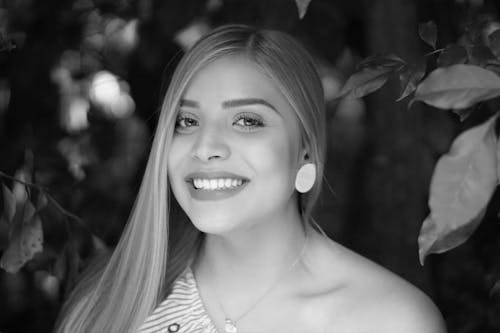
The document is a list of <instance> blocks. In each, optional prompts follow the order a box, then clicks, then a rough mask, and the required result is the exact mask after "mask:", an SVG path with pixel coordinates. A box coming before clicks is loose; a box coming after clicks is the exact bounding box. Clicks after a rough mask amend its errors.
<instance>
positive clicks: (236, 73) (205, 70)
mask: <svg viewBox="0 0 500 333" xmlns="http://www.w3.org/2000/svg"><path fill="white" fill-rule="evenodd" d="M207 91H210V96H211V97H214V98H215V97H221V96H224V97H262V98H264V97H265V98H271V99H280V98H281V99H284V96H282V94H281V92H280V89H279V87H278V85H277V84H276V83H275V82H273V80H272V79H271V78H270V77H269V76H268V75H266V74H265V73H264V71H263V70H262V69H261V68H260V67H259V66H258V65H257V64H256V63H254V62H252V61H250V60H249V59H246V58H245V57H243V56H226V57H223V58H220V59H216V60H214V61H212V62H210V63H208V64H207V65H205V66H204V67H202V68H201V69H200V70H198V72H197V73H195V74H194V76H193V78H192V79H191V82H190V83H189V84H188V86H187V88H186V90H185V92H184V97H185V98H196V97H208V96H204V95H206V92H207ZM198 95H199V96H198Z"/></svg>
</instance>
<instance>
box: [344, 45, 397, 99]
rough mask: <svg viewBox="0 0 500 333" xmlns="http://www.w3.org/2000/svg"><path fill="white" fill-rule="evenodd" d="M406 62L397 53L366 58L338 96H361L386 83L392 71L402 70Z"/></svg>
mask: <svg viewBox="0 0 500 333" xmlns="http://www.w3.org/2000/svg"><path fill="white" fill-rule="evenodd" d="M405 65H406V62H405V61H404V60H403V59H401V58H399V57H398V56H396V55H393V54H388V55H375V56H371V57H368V58H366V59H364V60H363V61H362V62H360V63H359V64H358V66H357V71H356V72H355V73H354V74H352V75H351V76H350V77H349V79H348V80H347V82H346V83H345V84H344V86H343V87H342V90H341V91H340V93H339V95H338V96H337V97H343V96H346V97H348V98H361V97H363V96H366V95H368V94H370V93H372V92H374V91H375V90H377V89H379V88H380V87H382V86H383V85H384V83H385V82H386V81H387V79H388V78H389V77H390V75H391V74H392V72H394V71H396V70H400V69H401V68H402V67H403V66H405Z"/></svg>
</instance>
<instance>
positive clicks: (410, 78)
mask: <svg viewBox="0 0 500 333" xmlns="http://www.w3.org/2000/svg"><path fill="white" fill-rule="evenodd" d="M426 67H427V64H426V63H425V61H418V62H416V63H414V64H412V65H410V66H406V67H405V68H404V70H403V71H402V72H401V73H400V75H399V79H400V81H401V88H402V90H401V95H400V96H399V98H398V99H397V100H396V102H399V101H400V100H402V99H404V98H406V97H407V96H408V95H410V94H411V93H413V92H414V91H415V90H416V89H417V85H418V83H419V82H420V80H422V78H423V77H424V75H425V70H426Z"/></svg>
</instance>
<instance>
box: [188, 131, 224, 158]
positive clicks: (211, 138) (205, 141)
mask: <svg viewBox="0 0 500 333" xmlns="http://www.w3.org/2000/svg"><path fill="white" fill-rule="evenodd" d="M226 140H227V138H226V137H225V134H224V131H223V130H222V129H218V128H210V129H209V128H205V129H203V130H201V131H200V132H199V136H198V138H197V140H196V142H195V144H194V146H193V152H192V155H193V157H195V158H197V159H199V160H201V161H204V162H206V161H209V160H211V159H227V158H228V157H229V155H230V149H229V146H228V145H227V142H226Z"/></svg>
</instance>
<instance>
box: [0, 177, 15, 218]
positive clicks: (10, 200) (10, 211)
mask: <svg viewBox="0 0 500 333" xmlns="http://www.w3.org/2000/svg"><path fill="white" fill-rule="evenodd" d="M2 192H3V215H4V217H5V219H6V222H7V223H10V222H11V221H12V220H13V219H14V215H15V214H16V198H15V197H14V194H13V193H12V192H11V191H10V190H9V188H8V187H7V186H5V185H4V184H2Z"/></svg>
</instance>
